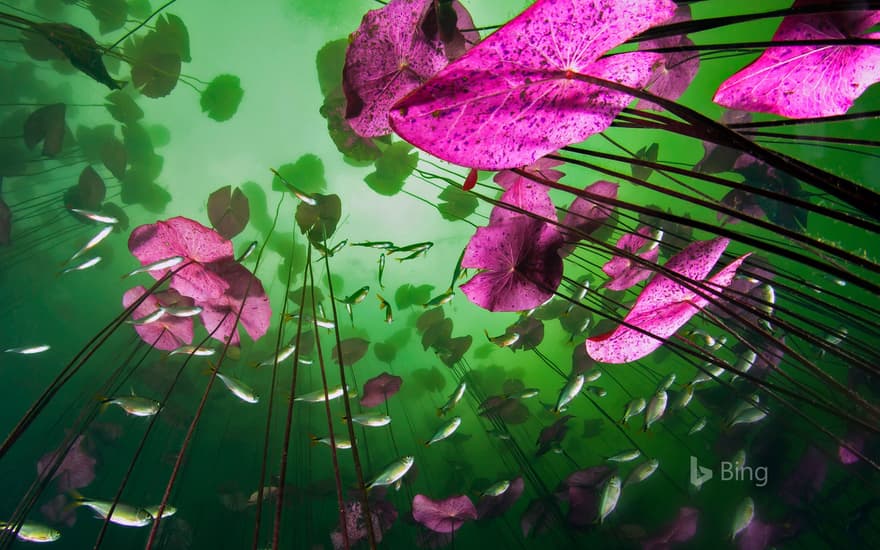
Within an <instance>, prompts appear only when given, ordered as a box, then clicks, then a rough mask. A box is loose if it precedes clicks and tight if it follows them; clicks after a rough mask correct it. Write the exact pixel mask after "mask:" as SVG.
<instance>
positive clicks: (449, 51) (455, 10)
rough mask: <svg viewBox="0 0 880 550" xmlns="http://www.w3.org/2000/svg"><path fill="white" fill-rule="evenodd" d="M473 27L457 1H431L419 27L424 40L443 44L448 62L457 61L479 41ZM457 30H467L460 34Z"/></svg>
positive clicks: (477, 32)
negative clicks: (437, 41)
mask: <svg viewBox="0 0 880 550" xmlns="http://www.w3.org/2000/svg"><path fill="white" fill-rule="evenodd" d="M474 27H475V25H474V20H473V19H472V18H471V14H470V13H469V12H468V11H467V10H466V9H465V7H464V6H462V5H461V2H459V1H458V0H441V1H439V2H437V1H434V0H431V1H430V2H428V10H427V11H426V12H425V16H424V17H423V18H422V23H421V25H420V28H421V31H422V33H424V35H425V38H427V39H428V40H439V41H440V42H441V43H442V44H443V51H444V52H445V54H446V58H447V59H449V60H450V61H452V60H454V59H458V58H459V57H461V56H462V55H464V52H466V51H467V50H469V49H470V47H471V46H472V45H474V44H476V43H477V42H479V41H480V33H479V31H476V30H474ZM459 29H469V30H466V31H465V32H462V31H461V30H459Z"/></svg>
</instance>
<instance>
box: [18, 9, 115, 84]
mask: <svg viewBox="0 0 880 550" xmlns="http://www.w3.org/2000/svg"><path fill="white" fill-rule="evenodd" d="M32 28H33V29H34V30H36V31H37V32H40V33H42V35H43V36H45V37H46V39H47V40H49V42H51V43H52V44H53V45H54V46H55V47H56V48H58V49H59V50H61V53H63V54H64V55H65V57H67V59H68V60H70V63H71V65H73V66H74V67H76V68H77V69H79V70H80V71H82V72H83V73H85V74H87V75H88V76H89V77H90V78H92V79H93V80H95V81H96V82H100V83H101V84H103V85H105V86H107V87H108V88H110V89H111V90H118V89H119V88H122V84H121V83H119V82H117V81H116V80H113V78H111V77H110V74H109V73H107V67H106V66H104V59H103V57H102V54H103V52H104V49H103V48H101V47H100V46H98V43H97V42H95V39H94V38H92V37H91V35H90V34H89V33H87V32H86V31H84V30H82V29H80V28H79V27H74V26H73V25H68V24H67V23H37V24H35V25H33V27H32Z"/></svg>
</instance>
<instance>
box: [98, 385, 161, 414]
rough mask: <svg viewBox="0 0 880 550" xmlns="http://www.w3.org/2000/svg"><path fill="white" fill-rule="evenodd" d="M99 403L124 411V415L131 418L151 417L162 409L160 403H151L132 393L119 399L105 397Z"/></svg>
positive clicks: (151, 401) (149, 400) (150, 400)
mask: <svg viewBox="0 0 880 550" xmlns="http://www.w3.org/2000/svg"><path fill="white" fill-rule="evenodd" d="M101 403H102V404H103V405H104V406H105V407H108V406H110V405H117V406H119V408H121V409H122V410H124V411H125V413H126V414H128V415H131V416H141V417H144V416H153V415H155V414H156V413H158V412H159V409H160V408H161V407H162V405H161V403H159V402H158V401H153V400H152V399H147V398H146V397H138V396H137V395H135V394H134V392H133V391H132V393H131V395H122V396H119V397H107V398H105V399H102V400H101Z"/></svg>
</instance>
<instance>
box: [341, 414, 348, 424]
mask: <svg viewBox="0 0 880 550" xmlns="http://www.w3.org/2000/svg"><path fill="white" fill-rule="evenodd" d="M342 423H343V424H348V417H347V416H345V415H342Z"/></svg>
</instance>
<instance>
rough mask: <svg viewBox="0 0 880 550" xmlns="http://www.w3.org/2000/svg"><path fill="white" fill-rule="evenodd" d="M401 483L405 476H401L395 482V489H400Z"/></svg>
mask: <svg viewBox="0 0 880 550" xmlns="http://www.w3.org/2000/svg"><path fill="white" fill-rule="evenodd" d="M401 485H403V478H400V479H398V480H397V481H395V482H394V490H395V491H399V490H400V486H401Z"/></svg>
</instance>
